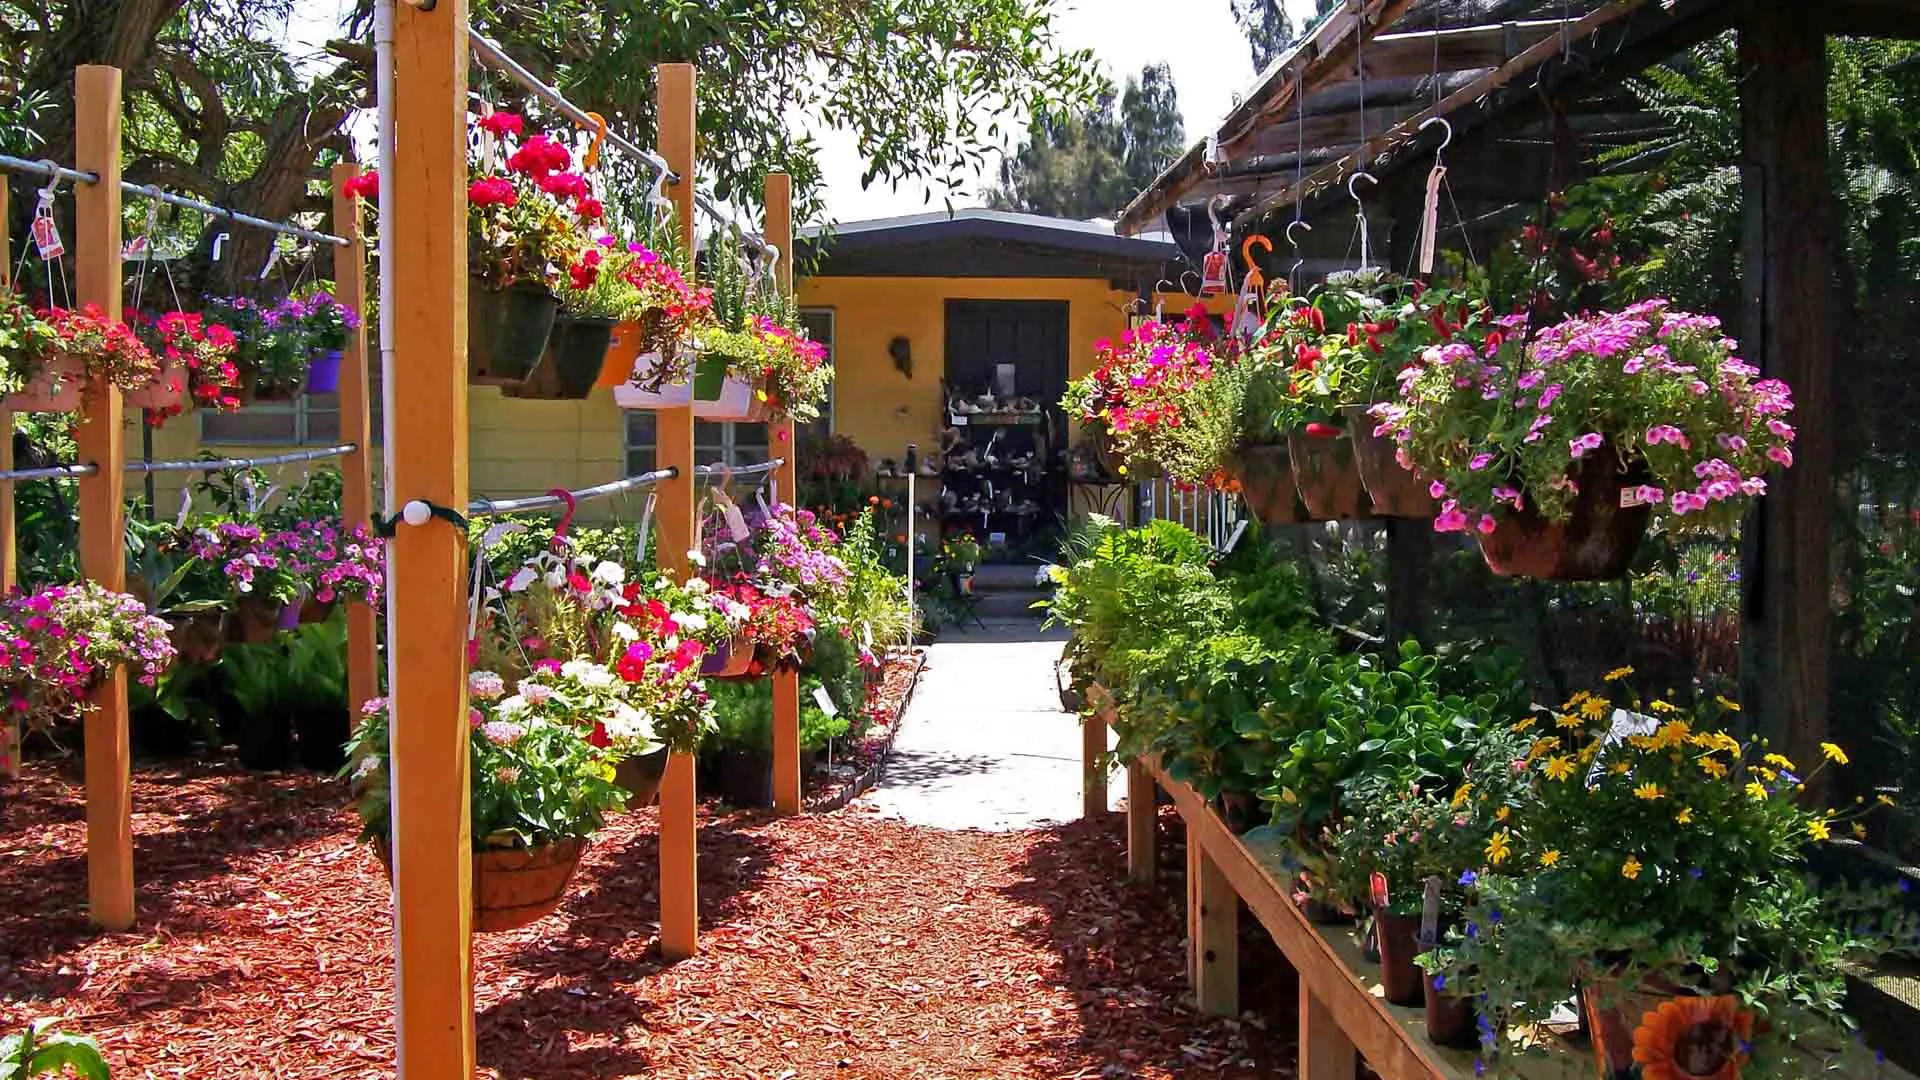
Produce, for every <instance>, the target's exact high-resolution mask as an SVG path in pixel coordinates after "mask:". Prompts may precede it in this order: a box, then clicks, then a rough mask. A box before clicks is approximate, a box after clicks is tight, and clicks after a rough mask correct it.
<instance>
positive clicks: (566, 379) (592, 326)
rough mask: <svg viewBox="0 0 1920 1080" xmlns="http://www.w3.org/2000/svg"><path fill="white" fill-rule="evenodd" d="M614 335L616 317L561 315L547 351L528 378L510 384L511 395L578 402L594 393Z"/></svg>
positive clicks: (555, 324) (549, 340) (507, 388)
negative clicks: (518, 382)
mask: <svg viewBox="0 0 1920 1080" xmlns="http://www.w3.org/2000/svg"><path fill="white" fill-rule="evenodd" d="M612 338H613V320H612V319H596V318H575V317H573V316H571V315H562V316H560V317H559V318H558V319H556V320H554V324H553V336H552V337H550V338H548V339H547V351H546V352H545V354H543V355H542V356H541V357H540V362H539V363H538V364H535V365H534V368H533V370H532V371H531V372H530V373H528V375H527V378H526V381H524V382H522V383H521V384H520V385H518V386H509V387H506V388H505V392H506V394H507V396H509V397H522V398H543V399H547V400H553V401H579V400H581V399H582V398H585V397H586V396H587V395H588V394H590V393H592V392H593V385H594V382H595V381H596V380H597V379H599V377H600V368H601V365H602V363H603V362H604V361H605V359H606V355H607V348H608V343H609V342H610V341H611V340H612Z"/></svg>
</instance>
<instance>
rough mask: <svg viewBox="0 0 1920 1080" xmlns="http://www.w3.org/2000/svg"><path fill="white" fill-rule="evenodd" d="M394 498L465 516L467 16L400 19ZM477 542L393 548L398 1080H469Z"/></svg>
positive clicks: (436, 11)
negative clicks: (472, 625)
mask: <svg viewBox="0 0 1920 1080" xmlns="http://www.w3.org/2000/svg"><path fill="white" fill-rule="evenodd" d="M393 17H394V35H395V40H394V54H393V55H394V71H393V86H392V87H391V91H392V96H393V117H394V124H395V127H396V130H397V131H398V135H399V137H398V139H397V140H396V141H395V144H394V147H393V154H394V158H393V175H392V176H383V177H381V178H380V182H381V183H382V184H391V185H393V197H392V205H394V206H396V207H398V208H399V214H400V216H401V221H399V222H386V223H385V224H384V227H385V228H388V229H391V230H392V238H391V241H390V245H391V246H390V247H389V248H388V251H389V253H390V255H391V258H392V260H393V265H391V266H382V267H381V268H380V272H381V273H382V274H390V275H392V277H391V280H393V281H396V282H405V283H406V286H405V287H404V288H395V289H389V290H387V292H388V295H389V296H390V297H391V303H392V305H393V317H392V320H391V322H390V325H391V326H392V327H393V332H394V340H393V367H392V370H390V371H388V372H386V376H387V378H388V380H389V384H390V386H391V393H392V395H393V400H395V401H399V402H404V403H405V404H406V407H405V408H401V409H389V410H387V412H386V418H385V423H386V451H387V453H386V473H387V484H386V490H387V500H388V502H389V504H390V505H392V506H395V507H398V506H403V505H405V504H406V503H408V502H411V501H414V500H423V501H426V502H429V503H432V504H434V505H437V506H443V507H449V508H452V509H454V510H460V511H464V510H465V509H466V505H467V119H466V109H467V3H466V0H439V3H437V4H435V5H434V6H433V7H432V8H431V10H425V11H423V10H420V9H418V8H415V7H413V6H412V5H409V4H395V5H394V16H393ZM466 539H467V538H466V536H465V534H464V533H463V532H462V531H461V530H460V529H458V528H456V527H454V526H453V525H451V524H449V523H447V522H445V521H442V520H440V519H439V518H433V519H431V520H429V521H428V522H427V523H426V524H424V525H402V526H400V528H399V530H398V531H397V533H396V534H395V536H394V538H393V540H392V541H391V542H390V543H389V544H388V545H387V571H388V574H387V580H388V581H389V582H391V583H392V589H391V590H390V592H389V594H388V599H387V628H388V632H389V636H388V650H387V655H388V665H389V666H388V679H387V684H388V688H389V695H388V696H389V700H390V702H391V708H392V710H393V724H392V734H391V740H390V741H391V748H392V763H391V773H392V777H393V781H392V783H393V842H392V843H393V892H394V902H393V914H394V948H393V952H394V967H395V975H396V979H395V982H396V993H395V995H394V997H395V1023H396V1025H397V1027H398V1033H399V1040H398V1057H399V1076H400V1080H429V1078H431V1080H441V1078H445V1080H455V1078H457V1080H471V1077H472V1076H473V1073H474V1042H473V953H472V939H471V926H472V918H473V891H472V877H471V875H472V850H473V843H472V837H471V829H472V807H471V796H470V794H469V786H468V785H469V779H470V778H469V776H468V765H467V757H468V753H469V748H468V737H469V736H468V724H467V674H466V667H467V664H466V660H467V653H466V650H465V649H464V648H462V647H461V646H462V643H463V642H464V641H465V640H466V630H467V626H466V603H465V597H466V572H465V562H466Z"/></svg>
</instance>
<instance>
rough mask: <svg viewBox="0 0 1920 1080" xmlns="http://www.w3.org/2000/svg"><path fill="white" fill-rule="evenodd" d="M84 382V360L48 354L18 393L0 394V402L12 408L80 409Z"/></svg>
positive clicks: (25, 409)
mask: <svg viewBox="0 0 1920 1080" xmlns="http://www.w3.org/2000/svg"><path fill="white" fill-rule="evenodd" d="M86 383H87V366H86V364H85V363H83V362H82V361H81V360H80V358H79V357H76V356H70V355H68V354H66V353H61V354H59V355H56V356H50V357H48V358H47V361H46V362H45V363H44V364H42V365H40V370H39V371H36V372H34V373H33V374H32V375H30V376H28V377H27V382H26V385H25V386H23V387H21V388H20V391H19V392H18V393H13V394H8V395H6V396H5V397H0V406H4V407H5V408H8V409H11V410H13V411H14V412H69V413H70V412H79V411H80V389H81V387H83V386H85V385H86Z"/></svg>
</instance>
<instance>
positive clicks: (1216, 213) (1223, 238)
mask: <svg viewBox="0 0 1920 1080" xmlns="http://www.w3.org/2000/svg"><path fill="white" fill-rule="evenodd" d="M1226 200H1227V196H1225V195H1215V196H1214V197H1213V198H1211V199H1208V200H1207V220H1208V221H1210V222H1212V223H1213V250H1211V251H1209V252H1207V255H1206V258H1204V259H1202V260H1201V264H1200V265H1201V270H1202V273H1201V275H1200V295H1201V296H1216V295H1218V294H1220V293H1223V292H1226V291H1227V227H1226V225H1225V223H1223V222H1222V221H1221V220H1220V204H1221V203H1224V202H1226Z"/></svg>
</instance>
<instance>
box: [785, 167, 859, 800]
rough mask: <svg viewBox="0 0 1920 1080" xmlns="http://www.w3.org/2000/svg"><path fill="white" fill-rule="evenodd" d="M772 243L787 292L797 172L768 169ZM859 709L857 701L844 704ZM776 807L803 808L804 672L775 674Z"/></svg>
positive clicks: (789, 463) (788, 462)
mask: <svg viewBox="0 0 1920 1080" xmlns="http://www.w3.org/2000/svg"><path fill="white" fill-rule="evenodd" d="M766 200H767V243H769V244H772V245H773V246H774V247H776V248H779V249H780V261H779V262H778V263H777V264H775V268H774V269H775V273H776V278H777V280H776V281H775V282H774V284H775V286H776V287H777V288H778V289H779V290H780V292H781V293H782V294H783V295H785V294H788V293H791V292H792V291H793V177H791V176H788V175H787V174H786V173H768V174H767V186H766ZM793 434H794V433H793V418H792V417H787V418H786V419H783V420H780V421H778V422H776V423H774V424H773V425H772V435H773V455H774V456H775V457H778V458H783V459H785V463H784V464H782V465H781V466H780V468H779V469H778V470H777V471H776V472H775V473H774V474H773V475H774V485H775V487H777V488H778V489H779V497H780V498H781V499H784V500H786V501H787V502H789V503H792V504H793V505H795V506H798V505H800V482H799V475H800V474H799V467H798V462H797V461H796V460H795V458H796V457H797V456H798V454H799V450H800V447H799V445H798V444H797V443H796V442H795V441H794V437H793ZM844 704H845V707H846V708H849V709H853V708H858V707H859V703H857V702H846V703H844ZM773 812H774V813H776V814H781V815H788V814H797V813H799V812H800V673H799V672H798V671H780V672H776V673H775V674H774V676H773Z"/></svg>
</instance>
